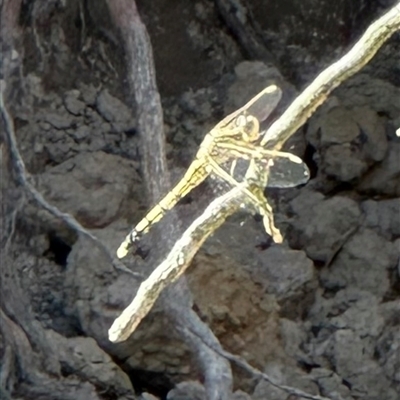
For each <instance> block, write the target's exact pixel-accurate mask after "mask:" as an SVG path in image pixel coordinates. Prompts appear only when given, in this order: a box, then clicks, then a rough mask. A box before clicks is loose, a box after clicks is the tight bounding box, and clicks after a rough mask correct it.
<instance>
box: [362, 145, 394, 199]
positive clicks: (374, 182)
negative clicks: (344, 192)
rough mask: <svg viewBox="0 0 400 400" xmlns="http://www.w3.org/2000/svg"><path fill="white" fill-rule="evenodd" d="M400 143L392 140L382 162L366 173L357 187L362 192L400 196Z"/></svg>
mask: <svg viewBox="0 0 400 400" xmlns="http://www.w3.org/2000/svg"><path fill="white" fill-rule="evenodd" d="M399 160H400V143H396V142H391V143H390V146H389V151H388V153H387V155H386V157H385V159H384V160H383V161H382V163H381V164H379V165H377V166H376V167H375V168H374V169H373V170H371V171H370V172H369V173H367V174H366V175H365V177H364V178H363V179H362V181H361V182H360V184H359V185H358V187H357V189H358V190H359V191H361V192H367V193H374V194H379V195H386V196H392V197H400V162H399Z"/></svg>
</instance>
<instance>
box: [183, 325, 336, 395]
mask: <svg viewBox="0 0 400 400" xmlns="http://www.w3.org/2000/svg"><path fill="white" fill-rule="evenodd" d="M184 329H187V328H184ZM188 333H190V334H192V335H195V336H197V337H199V338H200V340H203V338H202V337H201V336H199V335H197V333H196V332H193V331H190V332H189V331H188ZM206 345H207V346H209V347H210V348H211V349H213V350H214V351H215V352H216V353H218V354H220V355H221V356H223V357H225V358H226V359H227V360H230V361H232V362H234V363H235V364H236V365H237V366H239V367H241V368H243V369H244V370H245V371H247V372H249V373H250V374H251V375H252V376H255V377H258V378H261V379H264V380H265V381H267V382H268V383H270V384H271V385H272V386H275V387H276V388H278V389H281V390H283V391H285V392H287V393H289V394H292V395H294V396H298V397H303V398H305V399H311V400H330V398H329V397H324V396H318V395H313V394H310V393H307V392H303V391H302V390H300V389H297V388H294V387H292V386H287V385H282V384H280V383H278V382H277V381H276V380H275V379H273V378H271V377H270V376H269V375H268V374H266V373H264V372H261V371H260V370H258V369H257V368H254V367H252V366H251V365H250V364H249V363H248V362H247V361H246V360H245V359H243V358H242V357H240V356H237V355H234V354H232V353H230V352H229V351H226V350H223V349H222V348H220V347H216V346H215V345H212V344H211V343H206Z"/></svg>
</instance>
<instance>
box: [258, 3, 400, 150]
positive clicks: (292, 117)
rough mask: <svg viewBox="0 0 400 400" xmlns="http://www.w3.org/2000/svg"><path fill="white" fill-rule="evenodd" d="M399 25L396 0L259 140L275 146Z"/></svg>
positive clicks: (288, 136) (354, 71)
mask: <svg viewBox="0 0 400 400" xmlns="http://www.w3.org/2000/svg"><path fill="white" fill-rule="evenodd" d="M399 29H400V3H397V4H396V5H395V6H394V7H393V8H391V9H390V10H389V11H388V12H387V13H386V14H384V15H383V16H382V17H381V18H379V19H378V20H376V21H375V22H374V23H372V24H371V25H370V26H369V27H368V29H367V30H366V31H365V33H364V34H363V35H362V37H361V38H360V39H359V40H358V42H357V43H356V44H355V45H354V46H353V47H352V48H351V49H350V51H349V52H348V53H346V54H345V55H344V56H343V57H341V58H340V60H338V61H336V62H335V63H333V64H332V65H330V66H329V67H328V68H326V69H325V70H324V71H322V72H321V73H320V74H319V75H318V76H317V77H316V78H315V80H314V81H313V82H312V83H311V84H310V85H309V86H308V87H307V88H306V89H305V90H304V91H303V92H302V93H301V94H300V95H299V96H298V97H297V98H296V99H295V100H294V101H293V102H292V104H291V105H290V106H289V107H288V109H287V110H286V111H285V112H284V114H282V116H281V117H280V118H279V119H278V120H277V121H275V122H274V123H273V124H272V125H271V127H270V128H269V129H268V132H267V133H266V134H265V136H264V138H263V140H262V142H261V144H262V145H263V146H266V147H267V148H270V147H273V148H274V149H276V150H279V149H280V148H281V147H282V146H283V144H284V143H285V142H286V140H288V139H289V138H290V137H291V136H292V135H293V134H294V133H295V132H296V131H297V130H298V129H299V128H300V127H301V126H302V125H304V124H305V122H306V121H307V120H308V118H310V116H311V115H312V114H313V113H314V112H315V110H316V109H317V108H318V107H319V106H320V105H321V104H323V103H324V102H325V100H326V99H327V98H328V96H329V94H330V93H331V92H332V91H333V90H334V89H335V88H337V87H338V86H339V85H340V84H341V83H342V82H344V81H345V80H346V79H348V78H350V77H351V76H352V75H354V74H355V73H356V72H358V71H360V69H361V68H362V67H364V65H366V64H367V63H368V62H369V61H370V60H371V59H372V57H373V56H374V55H375V54H376V52H377V51H378V50H379V49H380V48H381V46H382V45H383V43H385V42H386V41H387V40H388V39H389V38H390V36H392V35H393V34H394V33H395V32H396V31H398V30H399Z"/></svg>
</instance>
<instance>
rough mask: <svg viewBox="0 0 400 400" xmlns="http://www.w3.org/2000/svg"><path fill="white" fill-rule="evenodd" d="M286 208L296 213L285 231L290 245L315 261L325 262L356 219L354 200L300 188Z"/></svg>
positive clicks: (336, 248)
mask: <svg viewBox="0 0 400 400" xmlns="http://www.w3.org/2000/svg"><path fill="white" fill-rule="evenodd" d="M290 207H291V210H292V212H293V213H294V214H295V215H296V218H293V220H292V221H291V224H290V227H289V229H288V233H287V238H288V240H289V243H290V246H291V247H293V248H296V249H302V250H304V251H305V252H306V253H307V256H308V257H310V258H311V259H313V260H315V261H320V262H328V261H329V260H330V259H331V258H332V257H333V256H334V255H335V254H336V252H337V251H338V250H339V249H340V247H341V246H342V245H343V243H344V242H345V241H346V238H347V236H348V235H349V234H351V233H352V232H354V230H355V229H356V228H357V226H358V224H359V222H360V216H361V212H360V209H359V207H358V205H357V203H356V202H355V201H354V200H351V199H349V198H346V197H340V196H336V197H332V198H330V199H325V198H324V196H323V195H321V194H319V193H314V192H310V191H308V190H303V191H302V192H301V194H300V195H299V196H297V197H296V198H295V199H293V200H292V201H291V202H290Z"/></svg>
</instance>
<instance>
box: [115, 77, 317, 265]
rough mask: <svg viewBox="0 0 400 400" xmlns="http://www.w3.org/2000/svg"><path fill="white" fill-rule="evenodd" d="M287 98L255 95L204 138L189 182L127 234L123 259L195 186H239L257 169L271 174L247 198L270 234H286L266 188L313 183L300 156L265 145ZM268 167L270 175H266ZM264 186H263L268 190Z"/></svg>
mask: <svg viewBox="0 0 400 400" xmlns="http://www.w3.org/2000/svg"><path fill="white" fill-rule="evenodd" d="M281 97H282V91H281V89H280V88H279V87H278V86H276V85H270V86H268V87H266V88H265V89H263V90H262V91H261V92H260V93H258V94H257V95H256V96H255V97H253V98H252V99H251V100H250V101H249V102H248V103H246V104H245V105H244V106H243V107H241V108H239V109H238V110H236V111H235V112H233V113H232V114H230V115H228V116H227V117H225V118H224V119H223V120H222V121H220V122H219V123H218V124H217V125H215V127H214V128H212V129H211V130H210V131H209V132H208V133H207V135H206V136H205V137H204V139H203V141H202V143H201V144H200V147H199V150H198V152H197V154H196V156H195V158H194V160H193V161H192V163H191V164H190V166H189V168H188V169H187V171H186V173H185V174H184V176H183V178H182V179H181V180H180V181H179V182H178V183H177V184H176V185H175V186H174V187H173V188H172V189H171V190H170V191H169V192H168V193H167V194H166V195H165V197H164V198H162V199H161V201H159V202H158V203H157V204H156V205H155V206H154V207H153V208H152V209H151V210H150V211H149V212H148V213H147V214H146V216H145V217H144V218H143V219H142V220H141V221H140V222H139V223H138V224H137V225H136V226H135V227H134V229H132V231H131V232H130V233H129V234H128V235H127V236H126V238H125V240H124V242H123V243H122V244H121V246H120V247H119V249H118V250H117V256H118V258H123V257H125V256H126V254H127V253H128V250H129V248H130V247H131V246H132V245H133V244H134V243H135V242H137V241H138V240H140V238H141V237H142V236H143V235H144V234H146V233H147V232H148V231H149V230H150V228H151V227H152V226H153V225H154V224H156V223H157V222H158V221H160V220H161V219H162V218H163V216H164V215H165V214H166V213H167V212H168V211H169V210H171V209H172V208H173V207H174V206H175V205H176V204H177V203H178V202H179V201H180V200H181V199H182V198H183V197H185V196H186V195H187V194H188V193H189V192H190V191H191V190H192V189H193V188H195V187H196V186H198V185H200V183H202V182H203V181H204V180H205V179H206V178H207V177H208V176H209V175H212V176H214V177H216V178H218V179H220V180H222V181H225V182H226V183H227V184H229V185H230V186H237V185H239V180H240V179H243V177H244V176H245V174H243V163H245V164H246V167H244V170H247V169H248V168H252V169H253V171H254V172H256V171H258V172H257V173H254V174H253V175H254V176H260V175H262V176H265V177H266V179H265V182H263V184H262V185H261V184H260V185H251V186H250V185H249V187H246V188H244V189H243V191H244V193H245V196H246V198H247V199H248V201H249V202H250V203H251V204H252V205H253V206H254V207H253V208H255V210H256V211H257V212H258V213H260V214H261V216H262V217H263V223H264V227H265V230H266V232H267V233H268V234H269V235H271V236H272V238H273V240H274V241H275V242H277V243H280V242H282V240H283V239H282V235H281V234H280V231H279V229H277V228H276V227H275V224H274V219H273V212H272V207H271V206H270V205H269V203H268V201H267V199H266V198H265V196H264V194H263V188H264V187H265V186H268V187H280V188H288V187H294V186H298V185H300V184H303V183H305V182H307V181H308V179H309V170H308V168H307V166H306V164H305V163H304V162H303V161H302V160H301V158H299V157H297V156H296V155H294V154H291V153H286V152H281V151H277V150H273V149H272V150H267V149H265V148H264V147H263V146H261V145H260V141H261V139H262V136H263V135H262V132H261V130H260V125H261V123H262V122H263V121H265V120H267V118H268V117H269V116H270V115H271V113H272V112H273V111H274V109H275V108H276V106H277V105H278V103H279V102H280V100H281ZM261 169H263V170H264V171H262V172H260V170H261ZM262 186H263V187H262Z"/></svg>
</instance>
